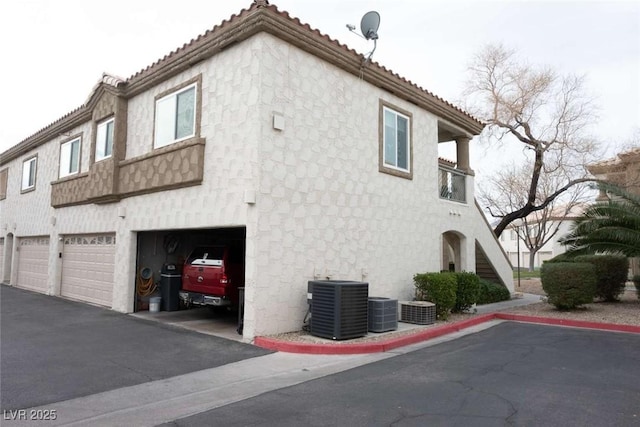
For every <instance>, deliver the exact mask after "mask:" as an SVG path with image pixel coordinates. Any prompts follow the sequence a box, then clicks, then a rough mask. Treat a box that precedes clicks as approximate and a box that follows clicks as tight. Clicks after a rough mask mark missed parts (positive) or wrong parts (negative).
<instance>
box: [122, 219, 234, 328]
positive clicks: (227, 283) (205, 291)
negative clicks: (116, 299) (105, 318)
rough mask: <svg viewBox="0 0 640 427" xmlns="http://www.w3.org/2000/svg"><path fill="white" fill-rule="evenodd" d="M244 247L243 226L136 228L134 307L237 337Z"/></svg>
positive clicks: (169, 320)
mask: <svg viewBox="0 0 640 427" xmlns="http://www.w3.org/2000/svg"><path fill="white" fill-rule="evenodd" d="M245 250H246V227H225V228H207V229H177V230H176V229H173V230H156V231H141V232H138V233H137V256H136V283H135V287H136V291H135V302H134V307H135V311H136V312H137V313H141V312H147V313H149V314H150V315H153V316H154V318H158V319H164V321H167V322H169V323H180V322H184V323H189V322H190V323H192V324H194V323H197V322H200V323H201V326H202V327H204V328H206V329H209V330H208V331H205V332H210V333H213V334H215V335H224V334H228V333H229V330H230V329H233V334H234V335H235V336H236V337H238V336H239V335H238V333H241V332H242V319H241V317H242V316H241V315H242V309H243V301H241V299H242V294H243V289H244V274H245ZM141 314H144V313H141ZM204 320H207V321H208V322H203V321H204ZM182 326H184V325H182ZM216 331H217V332H223V333H216Z"/></svg>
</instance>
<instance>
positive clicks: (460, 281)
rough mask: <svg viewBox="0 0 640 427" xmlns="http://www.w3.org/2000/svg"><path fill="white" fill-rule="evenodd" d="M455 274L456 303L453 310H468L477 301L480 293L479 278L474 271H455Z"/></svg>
mask: <svg viewBox="0 0 640 427" xmlns="http://www.w3.org/2000/svg"><path fill="white" fill-rule="evenodd" d="M455 275H456V285H457V287H456V304H455V306H454V307H453V311H455V312H462V311H467V310H469V309H470V308H471V307H472V306H473V304H475V303H477V302H478V296H479V295H480V278H479V277H478V276H477V275H476V274H475V273H469V272H467V271H463V272H459V273H455Z"/></svg>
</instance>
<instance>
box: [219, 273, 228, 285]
mask: <svg viewBox="0 0 640 427" xmlns="http://www.w3.org/2000/svg"><path fill="white" fill-rule="evenodd" d="M220 283H229V279H228V278H227V275H226V274H223V275H222V277H221V278H220Z"/></svg>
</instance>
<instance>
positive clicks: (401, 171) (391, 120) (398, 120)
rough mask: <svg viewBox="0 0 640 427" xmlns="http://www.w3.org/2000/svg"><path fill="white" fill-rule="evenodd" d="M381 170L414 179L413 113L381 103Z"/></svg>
mask: <svg viewBox="0 0 640 427" xmlns="http://www.w3.org/2000/svg"><path fill="white" fill-rule="evenodd" d="M380 116H381V117H380V122H381V129H380V171H381V172H386V173H390V174H392V175H397V176H401V177H403V178H408V179H412V178H413V172H412V168H411V166H412V158H411V155H412V141H411V114H410V113H408V112H406V111H402V110H400V109H399V108H397V107H392V106H390V105H388V104H386V103H382V101H381V103H380Z"/></svg>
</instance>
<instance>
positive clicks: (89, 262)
mask: <svg viewBox="0 0 640 427" xmlns="http://www.w3.org/2000/svg"><path fill="white" fill-rule="evenodd" d="M62 259H63V261H62V286H61V290H60V292H61V294H62V295H63V296H65V297H68V298H73V299H78V300H81V301H86V302H91V303H94V304H99V305H103V306H107V307H111V305H112V302H113V281H114V270H115V236H113V235H91V236H67V237H66V238H65V240H64V254H63V257H62Z"/></svg>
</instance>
